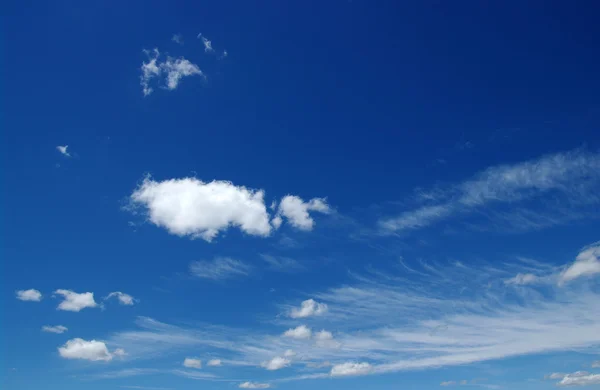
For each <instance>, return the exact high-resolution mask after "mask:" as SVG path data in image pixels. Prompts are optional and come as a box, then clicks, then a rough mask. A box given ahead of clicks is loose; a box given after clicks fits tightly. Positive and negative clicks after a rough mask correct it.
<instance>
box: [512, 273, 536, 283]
mask: <svg viewBox="0 0 600 390" xmlns="http://www.w3.org/2000/svg"><path fill="white" fill-rule="evenodd" d="M538 280H539V277H538V276H536V275H534V274H521V273H519V274H517V275H515V276H514V277H512V278H510V279H507V280H505V281H504V283H506V284H514V285H517V286H523V285H526V284H533V283H536V282H537V281H538Z"/></svg>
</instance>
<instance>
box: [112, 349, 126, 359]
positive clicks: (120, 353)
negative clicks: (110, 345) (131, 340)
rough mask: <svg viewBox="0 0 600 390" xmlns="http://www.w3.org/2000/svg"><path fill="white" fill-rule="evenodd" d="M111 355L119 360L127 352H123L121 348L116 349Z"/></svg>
mask: <svg viewBox="0 0 600 390" xmlns="http://www.w3.org/2000/svg"><path fill="white" fill-rule="evenodd" d="M112 355H113V356H116V357H119V358H123V357H125V356H127V352H125V350H124V349H123V348H117V349H115V350H114V351H113V353H112Z"/></svg>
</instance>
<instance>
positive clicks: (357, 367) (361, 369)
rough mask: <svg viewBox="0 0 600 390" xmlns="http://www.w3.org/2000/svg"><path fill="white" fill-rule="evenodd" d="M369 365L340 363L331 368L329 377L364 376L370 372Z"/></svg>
mask: <svg viewBox="0 0 600 390" xmlns="http://www.w3.org/2000/svg"><path fill="white" fill-rule="evenodd" d="M371 369H372V367H371V365H370V364H369V363H352V362H348V363H342V364H336V365H335V366H333V367H332V368H331V376H353V375H365V374H368V373H369V372H371Z"/></svg>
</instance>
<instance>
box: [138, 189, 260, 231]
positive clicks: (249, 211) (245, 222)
mask: <svg viewBox="0 0 600 390" xmlns="http://www.w3.org/2000/svg"><path fill="white" fill-rule="evenodd" d="M131 201H132V202H133V204H136V205H141V206H143V207H145V208H146V209H147V211H148V216H149V219H150V221H151V222H152V223H154V224H155V225H157V226H160V227H163V228H166V229H167V230H168V231H169V232H170V233H171V234H175V235H178V236H191V237H200V238H203V239H204V240H206V241H211V240H212V239H214V238H215V237H216V236H217V235H218V234H219V232H221V231H224V230H227V229H228V228H229V227H231V226H235V227H238V228H240V229H241V230H242V231H243V232H244V233H247V234H250V235H257V236H268V235H269V234H270V233H271V225H270V224H269V214H268V213H267V208H266V206H265V203H264V192H263V191H262V190H252V189H248V188H246V187H242V186H236V185H234V184H233V183H230V182H227V181H212V182H210V183H204V182H202V181H200V180H198V179H196V178H184V179H171V180H165V181H161V182H157V181H154V180H152V179H150V178H147V179H145V180H144V181H143V183H142V184H141V185H140V186H139V187H138V188H137V189H136V190H135V191H134V192H133V194H132V195H131Z"/></svg>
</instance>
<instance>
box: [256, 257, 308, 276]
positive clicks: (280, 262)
mask: <svg viewBox="0 0 600 390" xmlns="http://www.w3.org/2000/svg"><path fill="white" fill-rule="evenodd" d="M260 257H261V258H262V259H263V260H264V261H265V262H266V263H267V264H269V267H270V268H271V269H272V270H275V271H281V272H294V271H301V270H302V269H304V267H303V266H302V265H301V264H300V263H299V262H298V261H296V260H294V259H292V258H289V257H283V256H277V257H276V256H272V255H266V254H261V255H260Z"/></svg>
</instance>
